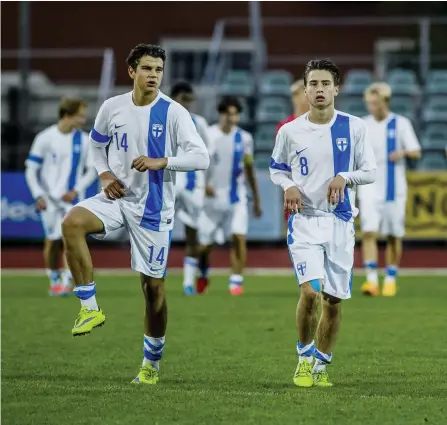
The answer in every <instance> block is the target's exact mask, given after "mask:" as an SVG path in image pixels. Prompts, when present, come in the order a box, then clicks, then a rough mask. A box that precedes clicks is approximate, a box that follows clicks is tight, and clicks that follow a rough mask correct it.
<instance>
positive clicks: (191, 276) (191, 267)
mask: <svg viewBox="0 0 447 425" xmlns="http://www.w3.org/2000/svg"><path fill="white" fill-rule="evenodd" d="M197 264H198V260H197V258H193V257H185V258H184V260H183V286H193V285H194V281H195V279H196V270H197Z"/></svg>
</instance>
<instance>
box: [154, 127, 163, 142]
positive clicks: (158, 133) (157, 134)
mask: <svg viewBox="0 0 447 425" xmlns="http://www.w3.org/2000/svg"><path fill="white" fill-rule="evenodd" d="M163 129H164V127H163V124H152V136H154V137H155V138H156V139H158V138H159V137H160V136H161V135H162V134H163Z"/></svg>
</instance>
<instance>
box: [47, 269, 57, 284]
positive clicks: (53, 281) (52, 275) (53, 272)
mask: <svg viewBox="0 0 447 425" xmlns="http://www.w3.org/2000/svg"><path fill="white" fill-rule="evenodd" d="M45 271H46V272H47V276H48V279H50V285H51V286H56V285H59V284H60V277H61V274H60V273H59V270H51V269H45Z"/></svg>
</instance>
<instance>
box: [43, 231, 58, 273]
mask: <svg viewBox="0 0 447 425" xmlns="http://www.w3.org/2000/svg"><path fill="white" fill-rule="evenodd" d="M61 249H62V241H61V240H60V239H58V240H49V239H45V243H44V248H43V258H44V261H45V267H46V268H47V269H49V270H59V256H60V253H61Z"/></svg>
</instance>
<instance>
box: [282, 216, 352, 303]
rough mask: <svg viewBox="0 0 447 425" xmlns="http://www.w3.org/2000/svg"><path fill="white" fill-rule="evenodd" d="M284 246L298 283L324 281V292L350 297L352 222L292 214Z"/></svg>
mask: <svg viewBox="0 0 447 425" xmlns="http://www.w3.org/2000/svg"><path fill="white" fill-rule="evenodd" d="M287 245H288V248H289V253H290V257H291V260H292V263H293V268H294V271H295V275H296V277H297V280H298V284H299V285H301V284H302V283H304V282H309V281H311V280H314V279H321V280H322V281H323V292H325V293H327V294H329V295H332V296H334V297H336V298H339V299H348V298H351V286H352V267H353V265H354V245H355V230H354V223H353V222H352V220H351V221H343V220H341V219H339V218H338V217H336V216H335V215H328V216H323V217H315V216H308V215H302V214H295V215H293V216H291V217H290V218H289V222H288V232H287Z"/></svg>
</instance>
